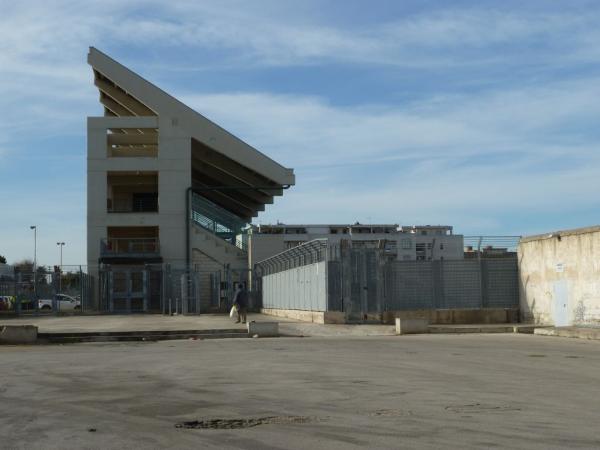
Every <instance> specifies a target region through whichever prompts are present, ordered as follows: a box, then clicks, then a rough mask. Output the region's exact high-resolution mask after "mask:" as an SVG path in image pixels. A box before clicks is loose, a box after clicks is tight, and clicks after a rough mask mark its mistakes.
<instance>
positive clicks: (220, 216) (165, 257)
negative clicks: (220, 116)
mask: <svg viewBox="0 0 600 450" xmlns="http://www.w3.org/2000/svg"><path fill="white" fill-rule="evenodd" d="M88 63H89V64H90V65H91V67H92V69H93V73H94V84H95V85H96V87H97V88H98V90H99V94H100V97H99V100H100V103H101V105H102V106H103V110H104V115H103V116H102V117H89V118H88V123H87V131H88V160H87V183H88V184H87V195H88V198H87V208H88V210H87V258H88V268H89V271H90V273H91V274H92V275H94V276H96V277H97V276H98V275H99V272H100V271H101V268H103V267H106V266H110V267H112V268H113V269H114V270H113V271H114V273H118V276H117V277H116V278H111V280H110V283H109V284H108V285H107V286H108V287H107V288H108V289H109V290H113V291H114V290H116V289H119V288H118V285H121V286H122V288H121V289H122V290H123V292H124V294H123V295H124V296H125V297H124V298H125V299H126V300H127V301H126V304H127V305H129V306H128V308H129V309H131V305H132V301H134V300H135V299H134V297H135V298H137V300H139V301H140V306H139V308H138V309H140V310H143V311H147V310H149V309H151V307H150V306H149V303H148V299H147V298H146V297H147V296H148V295H150V294H149V293H148V289H147V283H148V280H146V279H144V277H143V276H142V274H143V273H144V272H143V271H144V267H146V266H147V265H149V264H169V265H172V266H173V267H186V268H200V269H202V270H205V271H207V272H208V271H209V270H219V269H220V268H222V267H224V266H225V265H228V266H229V267H239V268H243V269H246V268H247V267H248V259H247V253H246V238H245V233H246V231H247V229H248V223H249V222H250V221H251V219H252V218H253V217H256V216H257V214H258V213H259V212H260V211H263V210H264V208H265V205H267V204H269V203H273V199H274V197H276V196H280V195H282V193H283V191H284V189H286V188H288V187H289V186H291V185H293V184H294V182H295V177H294V172H293V170H292V169H288V168H285V167H283V166H281V165H280V164H278V163H277V162H275V161H274V160H272V159H270V158H269V157H267V156H266V155H264V154H262V153H261V152H259V151H258V150H256V149H255V148H253V147H252V146H250V145H248V144H246V143H245V142H243V141H242V140H240V139H238V138H237V137H235V136H233V135H232V134H231V133H229V132H227V131H226V130H224V129H223V128H221V127H219V126H218V125H217V124H215V123H213V122H211V121H210V120H208V119H207V118H205V117H204V116H202V115H201V114H199V113H197V112H196V111H194V110H193V109H191V108H189V107H188V106H186V105H185V104H183V103H181V102H180V101H178V100H177V99H175V98H174V97H172V96H170V95H169V94H167V93H166V92H164V91H162V90H161V89H159V88H158V87H156V86H155V85H153V84H152V83H150V82H148V81H147V80H145V79H144V78H142V77H141V76H139V75H138V74H136V73H134V72H133V71H131V70H129V69H128V68H126V67H124V66H123V65H121V64H119V63H118V62H117V61H115V60H113V59H112V58H110V57H109V56H107V55H106V54H104V53H102V52H100V51H99V50H97V49H95V48H90V51H89V54H88ZM136 286H138V287H136ZM113 306H114V305H113Z"/></svg>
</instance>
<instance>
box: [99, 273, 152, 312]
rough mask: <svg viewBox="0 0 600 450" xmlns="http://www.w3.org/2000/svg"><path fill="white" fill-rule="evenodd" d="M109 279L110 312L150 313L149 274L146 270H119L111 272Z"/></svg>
mask: <svg viewBox="0 0 600 450" xmlns="http://www.w3.org/2000/svg"><path fill="white" fill-rule="evenodd" d="M108 279H109V285H108V293H109V303H108V311H109V312H111V313H113V312H114V313H130V312H146V311H148V303H149V302H148V300H149V299H148V289H147V282H148V272H147V271H146V270H140V269H131V268H126V269H125V268H123V269H122V268H117V269H113V270H111V271H110V272H109V277H108Z"/></svg>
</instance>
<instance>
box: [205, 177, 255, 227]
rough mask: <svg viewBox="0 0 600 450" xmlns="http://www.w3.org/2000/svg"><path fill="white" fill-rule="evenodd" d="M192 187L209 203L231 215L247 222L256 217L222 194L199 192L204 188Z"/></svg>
mask: <svg viewBox="0 0 600 450" xmlns="http://www.w3.org/2000/svg"><path fill="white" fill-rule="evenodd" d="M193 187H194V188H199V190H200V191H201V192H202V196H204V197H206V198H207V199H209V200H210V201H211V202H213V203H216V204H217V205H219V206H221V207H222V208H225V209H226V210H228V211H230V212H232V213H233V214H235V215H236V216H239V217H240V218H242V219H244V220H247V221H248V222H250V221H251V220H252V217H256V216H258V212H257V211H254V210H253V209H251V208H248V207H247V206H244V205H242V204H240V203H238V202H237V201H235V200H233V199H231V198H229V197H227V196H226V195H224V194H223V193H222V192H217V191H208V190H201V189H202V188H203V187H206V186H202V185H200V184H198V183H194V184H193Z"/></svg>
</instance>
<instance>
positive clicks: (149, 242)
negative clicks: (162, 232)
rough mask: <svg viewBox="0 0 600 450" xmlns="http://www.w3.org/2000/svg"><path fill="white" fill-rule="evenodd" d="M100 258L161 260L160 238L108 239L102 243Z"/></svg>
mask: <svg viewBox="0 0 600 450" xmlns="http://www.w3.org/2000/svg"><path fill="white" fill-rule="evenodd" d="M100 257H101V259H105V258H110V259H114V258H122V259H127V258H130V259H139V258H141V259H148V258H150V259H156V258H160V245H159V242H158V238H106V239H102V240H101V241H100Z"/></svg>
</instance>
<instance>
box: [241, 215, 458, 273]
mask: <svg viewBox="0 0 600 450" xmlns="http://www.w3.org/2000/svg"><path fill="white" fill-rule="evenodd" d="M320 238H327V239H328V242H329V244H330V245H339V243H340V242H341V241H342V240H347V241H350V242H351V245H352V246H353V247H366V248H381V249H383V250H384V251H385V252H386V253H387V254H388V255H390V257H391V258H394V259H397V260H403V261H411V260H432V259H463V256H464V253H463V236H462V235H456V234H453V229H452V227H451V226H442V225H439V226H432V225H423V226H409V227H406V226H404V227H402V226H399V225H398V224H360V223H355V224H341V225H340V224H337V225H336V224H333V225H287V224H275V225H259V226H255V227H253V228H252V230H251V234H250V236H249V261H250V266H251V267H252V266H253V265H254V264H255V263H257V262H260V261H262V260H264V259H267V258H269V257H271V256H273V255H276V254H277V253H281V252H283V251H285V250H288V249H290V248H293V247H295V246H297V245H300V244H303V243H305V242H308V241H311V240H313V239H320Z"/></svg>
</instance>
